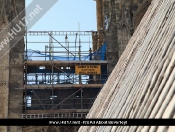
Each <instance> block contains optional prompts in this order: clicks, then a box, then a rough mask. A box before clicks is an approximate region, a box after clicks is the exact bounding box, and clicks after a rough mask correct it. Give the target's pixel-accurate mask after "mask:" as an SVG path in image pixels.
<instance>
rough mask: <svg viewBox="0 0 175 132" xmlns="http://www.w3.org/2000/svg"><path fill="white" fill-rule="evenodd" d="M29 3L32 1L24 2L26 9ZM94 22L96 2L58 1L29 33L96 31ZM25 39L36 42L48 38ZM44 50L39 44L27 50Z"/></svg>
mask: <svg viewBox="0 0 175 132" xmlns="http://www.w3.org/2000/svg"><path fill="white" fill-rule="evenodd" d="M31 2H32V0H26V7H27V6H28V5H29V4H30V3H31ZM48 2H49V0H48ZM96 21H97V20H96V2H95V1H94V0H58V2H57V3H56V4H55V5H54V6H53V7H52V8H51V9H50V10H49V11H48V12H47V13H46V14H45V15H44V16H43V17H42V18H41V19H40V20H39V21H38V22H37V23H36V24H35V25H34V26H33V27H32V28H31V29H30V31H78V30H80V31H92V30H93V31H96V30H97V24H96ZM78 23H79V24H78ZM78 25H79V26H78ZM27 39H28V41H37V42H41V40H45V41H48V40H49V38H48V37H45V38H42V39H40V40H39V37H37V36H36V37H34V36H28V38H27ZM73 39H74V38H73ZM88 40H89V38H88ZM88 40H87V41H88ZM82 47H83V46H82ZM91 47H92V46H91ZM44 48H45V46H44V45H41V44H34V45H32V44H28V49H33V50H44ZM85 48H87V45H86V46H85Z"/></svg>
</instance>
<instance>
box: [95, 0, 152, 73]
mask: <svg viewBox="0 0 175 132" xmlns="http://www.w3.org/2000/svg"><path fill="white" fill-rule="evenodd" d="M150 2H151V0H96V4H97V29H98V30H103V31H104V32H105V36H103V37H102V38H100V37H99V39H103V40H99V41H100V42H103V41H106V42H107V59H108V63H109V65H108V70H109V71H108V73H109V74H110V73H111V72H112V70H113V68H114V66H115V65H116V63H117V62H118V59H119V57H120V56H121V54H122V53H123V51H124V49H125V47H126V45H127V43H128V41H129V39H130V38H131V36H132V34H133V32H134V31H135V29H136V28H137V26H138V24H139V23H140V21H141V19H142V17H143V15H144V14H145V12H146V10H147V8H148V6H149V5H150ZM101 3H102V4H101ZM98 4H99V5H98ZM102 18H103V19H102ZM99 41H98V42H99ZM101 44H102V43H101ZM98 45H100V44H98ZM94 47H96V48H98V46H96V45H95V46H94Z"/></svg>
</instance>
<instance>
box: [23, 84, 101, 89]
mask: <svg viewBox="0 0 175 132" xmlns="http://www.w3.org/2000/svg"><path fill="white" fill-rule="evenodd" d="M102 86H103V84H54V85H51V84H31V85H24V88H22V89H25V88H27V89H31V88H32V89H52V88H54V89H65V88H101V87H102Z"/></svg>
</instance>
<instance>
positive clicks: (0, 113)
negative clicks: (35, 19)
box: [0, 0, 25, 132]
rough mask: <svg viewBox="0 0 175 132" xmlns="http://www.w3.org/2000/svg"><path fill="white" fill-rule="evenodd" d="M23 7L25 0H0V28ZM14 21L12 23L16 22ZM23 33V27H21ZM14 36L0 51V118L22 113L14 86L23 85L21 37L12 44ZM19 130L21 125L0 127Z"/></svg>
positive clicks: (4, 131) (20, 96)
mask: <svg viewBox="0 0 175 132" xmlns="http://www.w3.org/2000/svg"><path fill="white" fill-rule="evenodd" d="M24 7H25V0H18V1H15V0H0V30H1V31H2V30H3V29H4V28H5V27H6V26H7V25H8V24H9V23H10V22H11V21H12V20H13V19H14V18H15V16H17V15H18V13H19V12H21V11H22V10H23V9H24ZM16 23H17V21H16V22H14V23H13V24H16ZM13 24H12V25H11V27H9V29H7V30H6V32H4V33H3V34H0V41H2V40H3V39H2V38H4V37H8V38H10V37H9V35H8V32H9V31H10V29H11V28H12V26H13ZM23 33H24V29H23ZM15 39H18V38H17V37H15V38H14V39H13V40H12V41H10V42H9V43H7V45H5V46H4V48H2V50H1V51H0V57H1V56H3V55H4V54H5V55H4V56H3V58H1V59H0V107H1V109H0V118H20V115H21V113H22V104H23V100H22V99H23V92H22V91H20V90H16V89H15V88H21V87H22V86H23V52H24V40H23V38H22V39H21V40H20V41H19V42H18V43H17V44H16V45H15V46H14V47H13V48H12V49H11V50H10V51H9V52H7V50H8V49H10V47H12V46H13V45H14V41H15ZM7 131H8V132H20V131H22V127H14V126H13V127H10V126H9V127H5V126H4V127H0V132H7Z"/></svg>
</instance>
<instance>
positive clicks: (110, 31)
mask: <svg viewBox="0 0 175 132" xmlns="http://www.w3.org/2000/svg"><path fill="white" fill-rule="evenodd" d="M150 2H151V0H96V5H97V29H98V31H100V34H98V35H97V36H96V37H94V38H93V39H94V40H98V41H97V43H94V44H93V51H95V50H97V49H98V48H99V47H100V46H101V45H102V43H103V42H104V41H105V42H107V53H106V54H107V60H108V72H109V73H111V72H112V70H113V68H114V67H115V65H116V63H117V62H118V60H119V57H120V56H121V54H122V52H123V51H124V49H125V47H126V45H127V43H128V41H129V39H130V37H131V36H132V34H133V32H134V31H135V29H136V28H137V26H138V24H139V23H140V20H141V19H142V17H143V15H144V14H145V12H146V10H147V8H148V6H149V5H150ZM24 7H25V0H16V1H15V0H9V1H8V0H0V31H2V30H3V29H4V28H5V27H6V26H7V25H8V24H9V23H10V22H11V21H12V20H13V18H14V17H15V16H17V14H18V13H19V12H21V11H22V10H23V9H24ZM17 22H18V21H16V23H17ZM14 24H15V23H14ZM10 30H11V28H10V27H9V28H8V29H7V30H5V31H6V32H3V34H0V40H2V38H4V37H5V36H7V37H9V35H8V31H10ZM24 31H25V29H24V28H23V30H22V32H24ZM13 44H14V42H13V41H11V42H9V43H8V44H6V45H4V48H3V47H2V45H0V46H1V48H3V50H1V51H0V57H1V58H0V108H1V109H0V118H21V113H23V107H22V105H23V91H22V90H19V89H18V90H17V89H14V88H21V87H23V68H24V67H23V62H24V47H25V46H24V39H21V40H20V41H19V42H18V43H17V44H16V45H15V46H14V47H13V48H11V47H12V46H13ZM8 49H10V51H9V52H7V51H8ZM49 129H51V128H48V127H43V128H36V129H33V128H32V129H30V128H29V129H27V128H25V129H24V130H22V127H20V126H18V127H14V126H13V127H10V126H8V127H7V126H4V127H0V131H1V132H7V131H8V132H22V131H28V130H30V131H35V130H36V131H48V132H49ZM53 129H54V131H58V128H53ZM60 129H61V128H60ZM72 129H75V131H76V130H77V128H76V127H75V128H72ZM68 130H70V129H68ZM65 131H66V130H65Z"/></svg>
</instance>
